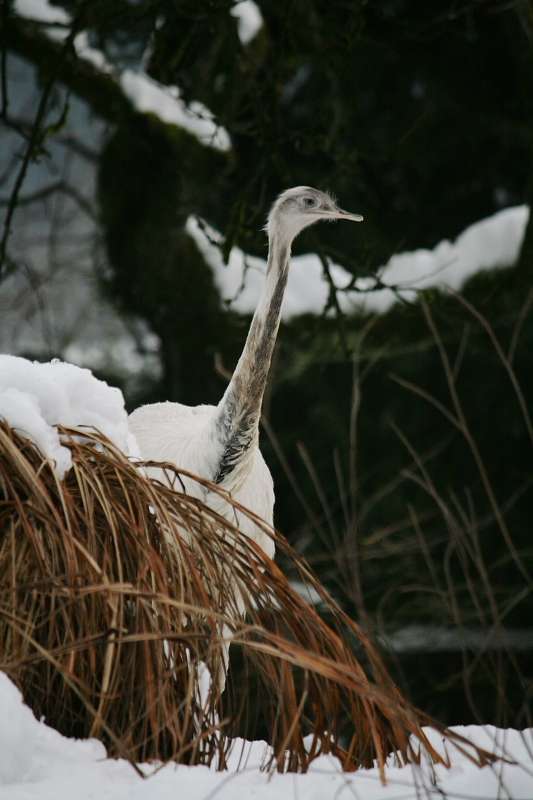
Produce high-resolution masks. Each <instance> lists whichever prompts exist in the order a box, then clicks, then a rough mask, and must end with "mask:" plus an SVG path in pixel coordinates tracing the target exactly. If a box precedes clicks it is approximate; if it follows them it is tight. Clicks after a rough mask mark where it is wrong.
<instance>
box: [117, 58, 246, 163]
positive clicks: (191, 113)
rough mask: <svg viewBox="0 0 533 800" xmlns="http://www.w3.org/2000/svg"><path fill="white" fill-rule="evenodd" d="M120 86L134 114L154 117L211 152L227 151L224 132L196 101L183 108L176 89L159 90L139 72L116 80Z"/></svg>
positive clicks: (228, 147)
mask: <svg viewBox="0 0 533 800" xmlns="http://www.w3.org/2000/svg"><path fill="white" fill-rule="evenodd" d="M120 85H121V87H122V91H123V92H124V94H125V95H126V97H127V98H128V99H129V100H130V102H131V104H132V105H133V106H134V108H136V109H137V111H141V112H143V113H152V114H155V115H156V116H157V117H159V119H161V120H163V122H166V123H168V124H170V125H176V126H178V127H180V128H183V129H184V130H186V131H188V132H189V133H192V134H193V135H194V136H196V138H197V139H198V140H199V141H200V142H202V144H205V145H209V146H210V147H212V148H214V149H215V150H220V151H222V152H226V151H228V150H230V149H231V142H230V138H229V135H228V133H227V131H226V130H224V128H222V127H221V126H220V125H217V124H216V122H215V120H214V117H213V115H212V113H211V112H210V111H209V109H208V108H206V107H205V106H204V105H203V104H202V103H200V102H198V101H193V102H192V103H190V104H189V105H188V106H187V105H186V104H185V103H184V102H183V100H181V98H180V90H179V89H178V87H177V86H163V84H161V83H158V82H157V81H155V80H153V78H150V77H149V76H148V75H146V74H144V73H143V72H133V70H129V69H126V70H124V72H123V73H122V75H121V76H120Z"/></svg>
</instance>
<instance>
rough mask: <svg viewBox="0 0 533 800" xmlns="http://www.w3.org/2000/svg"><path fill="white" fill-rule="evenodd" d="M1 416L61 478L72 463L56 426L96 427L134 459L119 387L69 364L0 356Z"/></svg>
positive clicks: (134, 447)
mask: <svg viewBox="0 0 533 800" xmlns="http://www.w3.org/2000/svg"><path fill="white" fill-rule="evenodd" d="M0 418H3V419H5V420H6V421H7V422H8V423H9V424H10V425H11V427H12V428H15V429H16V430H17V431H18V432H19V433H21V434H24V435H25V436H27V437H28V438H29V439H31V440H32V441H34V442H35V444H36V445H37V446H38V447H39V449H40V450H41V452H42V453H43V455H44V456H45V457H46V458H48V459H50V460H51V461H53V462H54V464H55V465H54V470H55V473H56V475H57V477H58V478H59V479H60V480H61V479H62V478H63V477H64V476H65V473H66V472H67V471H68V470H69V469H70V467H71V466H72V461H71V455H70V451H69V450H68V448H66V447H64V446H63V445H62V444H61V441H60V437H59V434H58V432H57V429H56V428H55V427H54V426H55V425H60V424H61V425H65V426H67V427H71V428H77V429H79V430H80V431H83V429H84V428H91V429H96V430H98V431H100V432H101V433H103V434H105V436H107V437H108V438H109V439H111V441H112V442H113V443H114V444H115V445H116V446H117V447H118V448H119V449H120V450H122V452H124V453H126V454H127V455H131V456H138V448H137V444H136V442H135V439H134V438H133V436H132V434H131V433H130V432H129V429H128V417H127V414H126V410H125V407H124V397H123V396H122V392H121V391H120V389H116V388H114V387H111V386H108V385H107V383H105V381H101V380H99V379H98V378H95V377H94V375H93V374H92V373H91V371H90V370H88V369H82V368H81V367H76V366H74V364H66V363H64V362H61V361H57V360H54V361H51V362H47V363H40V362H38V361H28V360H27V359H25V358H20V357H18V356H9V355H0Z"/></svg>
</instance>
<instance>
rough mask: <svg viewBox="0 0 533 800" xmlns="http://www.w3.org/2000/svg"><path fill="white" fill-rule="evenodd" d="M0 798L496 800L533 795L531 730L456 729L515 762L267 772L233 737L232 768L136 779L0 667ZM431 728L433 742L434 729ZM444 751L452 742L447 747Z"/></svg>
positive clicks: (258, 751)
mask: <svg viewBox="0 0 533 800" xmlns="http://www.w3.org/2000/svg"><path fill="white" fill-rule="evenodd" d="M0 709H1V710H2V713H1V714H0V800H4V798H5V800H72V798H74V797H75V798H76V800H90V799H91V798H92V799H93V800H94V798H95V797H98V798H101V800H171V798H177V797H184V798H187V800H206V798H208V797H215V796H216V797H217V800H234V799H235V798H236V797H255V798H257V799H258V800H286V799H287V798H293V797H294V798H298V797H308V798H316V800H318V798H320V800H333V798H342V797H347V798H348V797H361V798H363V797H364V798H365V800H400V798H402V800H415V798H420V797H430V796H431V797H433V796H435V797H437V796H438V797H450V798H452V797H454V798H459V797H468V798H469V800H481V799H482V798H483V800H496V798H504V797H506V798H514V800H517V799H518V798H519V799H520V800H526V798H531V797H533V730H527V731H515V730H502V729H498V728H493V727H492V726H486V727H484V728H481V727H477V726H468V727H460V728H455V729H454V730H456V731H457V733H460V734H463V735H465V736H468V738H469V739H470V740H472V741H475V742H476V743H477V744H478V745H480V746H482V747H486V748H487V749H488V750H491V751H493V752H499V753H503V754H504V755H505V757H507V758H508V759H509V760H512V761H514V762H516V763H503V762H496V764H495V765H494V766H492V767H484V768H483V769H479V768H478V767H476V766H475V765H473V764H472V763H471V762H470V761H469V760H468V759H467V758H466V757H464V756H463V755H461V754H460V753H458V752H457V751H455V750H454V751H453V753H451V760H452V767H451V769H449V770H447V769H445V768H444V767H442V766H439V767H436V768H434V769H433V770H431V769H430V768H429V766H428V765H425V766H424V765H423V766H422V767H413V766H409V767H397V766H396V767H395V766H391V767H390V768H389V769H387V784H386V785H385V786H383V785H382V783H381V782H380V777H379V773H378V770H377V769H368V770H359V771H358V772H356V773H342V772H341V770H340V766H339V762H338V761H337V760H336V759H334V758H332V757H329V756H321V757H319V758H317V759H316V760H315V761H314V762H313V763H312V764H311V767H310V770H309V772H308V773H306V774H304V775H301V774H299V775H295V774H272V775H270V774H268V773H265V772H262V771H261V770H260V766H261V764H264V763H265V759H266V758H267V756H268V755H269V747H268V745H267V744H266V743H265V742H245V741H243V740H242V739H236V740H235V741H234V747H233V748H232V751H231V752H230V754H229V769H228V770H227V771H226V772H217V771H216V770H215V769H214V768H208V767H203V766H196V767H189V766H185V765H176V764H173V763H170V764H166V765H165V766H162V765H159V764H150V765H148V764H144V765H140V769H141V770H142V772H143V773H144V775H145V776H146V778H147V779H146V780H142V779H141V778H140V777H139V775H137V774H136V773H135V771H134V770H133V768H132V766H131V765H130V764H129V763H127V762H126V761H123V760H120V759H108V758H106V752H105V749H104V747H103V745H102V744H100V743H99V742H97V741H96V740H94V739H88V740H85V741H80V740H74V739H68V738H66V737H65V736H62V735H61V734H59V733H58V732H57V731H55V730H53V729H52V728H49V727H48V726H47V725H46V724H45V723H44V722H42V721H41V722H39V721H37V720H36V719H35V717H34V716H33V714H32V712H31V711H30V709H29V708H27V707H26V706H25V705H24V704H23V702H22V697H21V694H20V692H19V691H18V689H17V688H16V687H15V686H14V685H13V684H12V683H11V681H10V680H9V678H8V677H7V676H6V675H5V674H3V673H1V672H0ZM426 732H427V733H428V734H430V735H431V741H432V744H433V745H434V746H436V747H439V737H438V736H437V735H436V734H435V732H430V731H429V730H428V729H426ZM448 752H449V750H448Z"/></svg>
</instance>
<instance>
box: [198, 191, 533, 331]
mask: <svg viewBox="0 0 533 800" xmlns="http://www.w3.org/2000/svg"><path fill="white" fill-rule="evenodd" d="M528 218H529V209H528V208H527V206H515V207H514V208H506V209H504V210H503V211H498V212H497V213H496V214H493V215H492V216H490V217H487V218H486V219H482V220H480V221H479V222H476V223H474V224H473V225H470V226H469V227H468V228H466V229H465V230H464V231H463V232H462V233H461V234H460V235H459V236H458V237H457V239H455V241H453V242H450V241H448V240H443V241H442V242H439V244H437V245H436V247H434V248H433V249H432V250H426V249H420V250H413V251H412V252H405V253H398V254H397V255H393V256H392V257H391V259H390V260H389V261H388V262H387V264H385V265H384V266H383V267H380V268H379V269H378V270H377V274H378V275H379V278H380V281H381V283H382V284H385V286H390V287H394V288H392V289H388V288H384V289H383V288H381V289H376V290H373V286H374V283H375V282H374V280H373V278H359V279H358V280H356V281H355V284H354V286H353V288H351V289H350V290H349V291H347V292H344V291H342V290H343V289H344V288H346V287H347V286H349V285H350V284H351V281H352V275H351V274H350V273H349V272H347V271H346V270H345V269H344V268H343V267H340V266H338V265H336V264H332V265H331V267H330V274H331V277H332V279H333V283H334V284H335V286H336V288H337V290H339V291H338V293H337V300H338V302H339V305H340V307H341V309H342V310H343V311H344V312H345V313H348V314H349V313H353V312H355V311H358V310H364V311H373V312H377V313H384V312H385V311H388V310H389V308H391V306H392V305H394V303H396V302H397V301H398V298H404V299H406V300H414V299H415V297H416V292H417V290H419V289H427V288H430V287H439V288H442V289H447V288H449V289H454V290H459V289H461V288H462V286H463V285H464V284H465V283H466V281H467V280H468V279H469V278H471V277H472V276H473V275H475V274H476V273H477V272H479V271H480V270H483V269H493V268H495V267H510V266H512V265H513V264H514V263H515V262H516V260H517V259H518V256H519V253H520V248H521V246H522V241H523V238H524V234H525V230H526V225H527V222H528ZM204 229H205V231H204ZM187 230H188V231H189V233H190V235H191V236H192V237H193V238H194V240H195V241H196V243H197V245H198V247H199V248H200V251H201V252H202V254H203V255H204V258H205V259H206V261H207V263H208V264H209V265H210V267H211V269H212V270H213V275H214V278H215V282H216V285H217V287H218V289H219V291H220V294H221V297H222V298H223V300H224V301H225V302H226V303H227V304H228V305H229V307H230V308H231V309H233V310H234V311H237V312H238V313H241V314H250V313H252V312H253V311H254V309H255V307H256V305H257V301H258V298H259V293H260V291H261V288H262V286H263V280H264V274H265V272H266V260H264V259H261V258H257V257H255V256H248V255H246V254H244V253H243V252H242V250H239V249H238V248H237V247H234V248H233V249H232V250H231V253H230V256H229V261H228V264H224V261H223V258H222V255H221V251H220V249H219V247H217V244H216V243H217V241H218V242H220V241H221V237H220V236H219V235H218V234H217V232H216V231H214V230H213V229H212V228H210V227H208V226H206V225H205V223H202V225H200V224H199V223H198V222H197V221H196V220H195V219H194V218H192V217H191V218H189V220H188V221H187ZM358 233H359V231H357V234H358ZM356 251H357V236H356V237H355V239H354V252H356ZM369 290H372V291H369ZM329 292H330V285H329V283H328V282H327V280H326V279H325V277H324V270H323V268H322V264H321V262H320V259H319V257H318V256H317V255H315V254H310V255H304V256H296V257H295V258H293V259H292V262H291V269H290V271H289V279H288V283H287V289H286V293H285V299H284V302H283V318H284V319H285V320H288V319H291V318H292V317H295V316H298V315H299V314H321V313H323V311H324V308H325V307H326V304H327V300H328V295H329Z"/></svg>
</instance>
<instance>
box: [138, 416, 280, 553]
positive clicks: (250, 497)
mask: <svg viewBox="0 0 533 800" xmlns="http://www.w3.org/2000/svg"><path fill="white" fill-rule="evenodd" d="M216 411H217V406H211V405H201V406H185V405H182V404H181V403H169V402H167V403H152V404H151V405H147V406H141V407H140V408H138V409H136V410H135V411H134V412H133V413H132V414H130V417H129V420H130V429H131V430H132V431H133V433H134V435H135V438H136V440H137V442H138V444H139V448H140V451H141V454H142V457H143V459H145V460H154V461H169V462H171V463H172V464H175V465H176V466H177V467H181V468H182V469H185V470H187V471H189V472H192V473H194V474H195V475H199V476H201V477H204V478H212V477H213V475H215V472H216V468H217V463H219V462H220V460H221V458H222V450H223V447H222V444H221V442H220V440H219V439H218V438H217V436H216V431H215V430H214V426H215V422H214V420H215V419H216ZM245 464H246V474H243V470H242V469H241V470H238V471H237V472H236V474H235V475H233V476H232V478H233V479H232V481H231V482H230V481H229V480H228V482H227V484H226V485H224V488H225V489H227V490H228V491H229V492H230V493H231V495H232V496H233V498H234V499H235V500H236V501H237V502H238V503H240V504H241V505H243V506H244V507H245V508H249V509H251V510H252V511H254V512H255V513H256V514H257V515H258V516H259V517H261V519H263V520H264V521H265V522H267V523H268V524H269V525H272V524H273V521H274V520H273V511H274V483H273V481H272V476H271V474H270V470H269V469H268V467H267V465H266V463H265V460H264V458H263V456H262V455H261V451H260V450H259V448H258V447H257V446H256V447H254V448H253V449H252V451H251V453H250V456H249V459H247V460H246V462H245ZM149 472H150V473H151V475H152V476H153V477H154V478H157V479H158V480H160V481H164V482H166V478H165V475H164V474H163V472H162V470H159V469H154V468H152V469H150V470H149ZM182 480H183V484H184V486H185V488H186V490H187V493H188V494H191V495H192V496H194V497H199V498H200V499H202V500H203V501H204V502H205V503H206V504H207V505H208V506H210V507H211V508H213V510H215V511H217V512H218V513H219V514H221V515H222V516H223V517H225V518H226V519H228V520H230V522H232V523H237V525H238V527H239V529H240V530H241V531H242V532H243V533H245V534H247V535H248V536H250V537H252V538H253V539H254V541H256V542H257V543H258V544H259V545H260V546H261V547H262V548H263V550H264V552H265V553H266V554H267V555H268V556H270V558H272V557H273V556H274V542H273V541H272V539H271V538H270V537H269V536H267V535H266V534H265V533H264V531H263V530H262V529H261V528H260V527H258V526H257V525H255V524H254V523H253V521H252V520H250V519H249V517H247V516H245V515H243V514H237V517H238V518H237V519H236V512H235V511H234V510H233V507H232V506H231V504H229V503H227V502H224V500H223V499H222V497H221V496H220V495H218V494H216V493H215V492H209V493H206V492H203V491H202V487H201V486H200V485H199V484H198V483H196V482H195V481H191V480H188V479H187V478H185V477H184V478H183V479H182ZM178 488H180V487H179V486H178Z"/></svg>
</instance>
